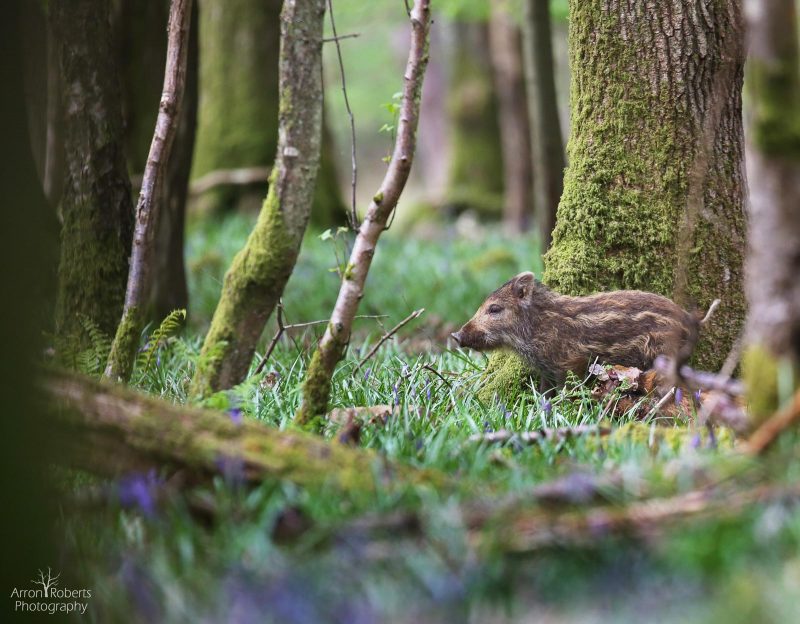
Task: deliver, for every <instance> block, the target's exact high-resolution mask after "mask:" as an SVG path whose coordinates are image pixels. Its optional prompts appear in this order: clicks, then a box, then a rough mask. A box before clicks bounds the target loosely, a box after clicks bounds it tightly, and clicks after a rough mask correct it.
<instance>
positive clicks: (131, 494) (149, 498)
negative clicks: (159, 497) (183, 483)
mask: <svg viewBox="0 0 800 624" xmlns="http://www.w3.org/2000/svg"><path fill="white" fill-rule="evenodd" d="M160 485H161V481H160V480H159V479H158V478H157V477H156V472H155V470H151V471H150V472H148V473H147V474H142V473H132V474H129V475H126V476H124V477H122V479H120V480H119V483H118V485H117V495H118V497H119V504H120V505H122V506H123V507H137V508H138V509H139V510H140V511H141V512H142V513H143V514H144V515H145V516H147V517H148V518H152V517H153V516H155V514H156V500H155V495H156V490H157V489H158V487H159V486H160Z"/></svg>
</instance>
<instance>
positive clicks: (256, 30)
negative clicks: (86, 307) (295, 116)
mask: <svg viewBox="0 0 800 624" xmlns="http://www.w3.org/2000/svg"><path fill="white" fill-rule="evenodd" d="M281 5H282V2H281V0H204V2H201V3H200V57H201V63H200V112H199V118H198V128H197V147H196V150H195V158H194V165H193V169H192V177H193V178H199V177H200V176H202V175H205V174H207V173H210V172H213V171H219V170H229V169H241V168H250V167H269V166H272V165H273V163H274V160H275V146H276V144H277V142H278V106H279V97H278V94H279V91H278V53H279V48H280V13H281ZM322 153H323V157H322V169H321V171H320V175H319V180H318V189H317V191H316V193H315V196H314V212H313V213H312V220H313V222H314V223H315V225H319V226H321V227H329V226H331V225H337V224H341V223H343V222H344V220H345V215H346V207H345V206H344V204H343V202H342V198H341V192H340V189H339V185H338V180H337V173H336V159H335V155H334V154H333V141H332V137H331V135H330V133H329V132H325V133H324V134H323V144H322ZM267 182H268V181H267V180H266V179H265V180H264V181H263V183H260V184H249V185H221V186H216V187H215V188H213V189H211V190H209V191H207V192H206V193H204V194H203V196H201V197H200V206H201V208H203V209H204V210H210V211H219V210H227V209H238V208H243V209H246V208H248V207H253V206H258V205H259V204H260V202H261V200H262V199H263V197H264V194H265V193H266V192H267Z"/></svg>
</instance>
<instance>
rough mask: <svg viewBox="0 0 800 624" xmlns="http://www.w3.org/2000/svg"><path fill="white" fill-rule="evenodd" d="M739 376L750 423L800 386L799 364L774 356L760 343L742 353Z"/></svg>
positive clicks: (764, 416) (758, 421)
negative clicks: (743, 386)
mask: <svg viewBox="0 0 800 624" xmlns="http://www.w3.org/2000/svg"><path fill="white" fill-rule="evenodd" d="M742 378H743V379H744V382H745V386H746V388H747V403H748V412H749V413H750V418H751V420H752V422H753V425H754V426H758V425H759V424H761V423H762V422H763V421H765V420H766V419H767V418H769V417H770V416H772V415H773V414H774V413H775V412H776V411H777V410H778V409H779V408H780V407H781V404H782V402H783V401H784V400H786V399H787V398H788V397H789V396H791V394H792V393H793V392H794V391H795V390H796V389H797V388H800V367H797V366H795V365H793V364H792V362H791V361H790V360H789V359H788V358H781V359H777V358H776V357H775V356H774V355H773V354H772V353H770V352H769V351H768V350H767V349H765V348H764V347H763V346H761V345H751V346H749V347H748V348H747V349H746V350H745V352H744V355H743V356H742Z"/></svg>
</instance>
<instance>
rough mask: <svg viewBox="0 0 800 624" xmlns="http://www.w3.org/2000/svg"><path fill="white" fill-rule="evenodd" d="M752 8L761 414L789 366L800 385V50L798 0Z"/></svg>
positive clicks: (755, 392)
mask: <svg viewBox="0 0 800 624" xmlns="http://www.w3.org/2000/svg"><path fill="white" fill-rule="evenodd" d="M745 8H746V15H747V18H748V26H749V37H750V58H749V60H748V88H749V90H750V102H751V111H752V120H751V126H750V128H751V131H750V133H749V137H748V148H749V150H748V167H749V170H750V171H749V172H750V176H749V178H750V202H749V205H750V236H749V253H748V259H747V295H748V302H749V304H750V311H749V315H748V323H747V343H748V346H747V349H746V352H745V357H744V373H745V379H746V381H747V385H748V398H749V403H750V408H751V410H750V411H751V414H752V415H753V417H754V419H755V420H756V421H760V420H761V419H763V418H765V417H766V416H768V415H770V414H771V413H772V412H773V411H774V410H775V409H777V407H778V403H779V400H780V396H779V395H780V394H782V393H781V392H779V387H778V386H779V382H778V379H779V377H780V376H781V374H782V372H785V371H787V370H788V371H791V373H790V374H789V375H788V376H786V377H788V378H789V380H790V383H791V384H792V386H793V387H794V388H795V389H796V388H798V387H800V278H798V276H800V52H798V26H797V13H796V5H795V3H794V1H793V0H764V1H759V2H753V1H752V0H747V1H746V3H745ZM781 369H783V371H782V370H781ZM792 377H793V379H792ZM780 390H783V391H784V392H786V391H789V390H791V388H782V389H780Z"/></svg>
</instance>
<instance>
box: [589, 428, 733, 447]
mask: <svg viewBox="0 0 800 624" xmlns="http://www.w3.org/2000/svg"><path fill="white" fill-rule="evenodd" d="M714 439H715V441H716V443H717V445H718V446H720V447H724V448H732V447H733V444H734V442H735V439H736V438H735V436H734V434H733V432H732V431H731V430H730V429H724V428H717V429H715V430H714ZM698 440H699V442H700V445H701V446H707V445H708V444H709V443H710V438H709V433H708V430H707V429H706V428H705V427H703V428H699V429H687V428H684V427H659V426H656V425H652V424H650V423H644V422H630V423H626V424H624V425H621V426H620V427H617V428H616V429H614V430H613V431H612V432H611V433H610V434H609V435H608V436H606V437H605V438H598V443H599V444H601V445H604V446H605V447H607V446H608V445H612V444H626V443H631V444H636V445H639V446H647V447H648V448H650V449H652V450H653V451H654V452H657V451H658V450H660V449H662V448H664V449H668V450H669V451H671V452H673V453H678V452H680V451H681V450H682V449H684V448H688V447H690V446H692V445H694V444H696V443H697V441H698Z"/></svg>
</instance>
